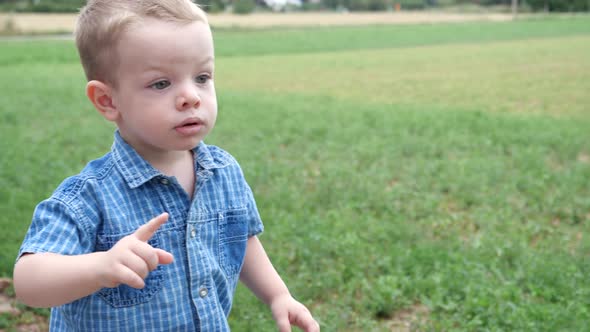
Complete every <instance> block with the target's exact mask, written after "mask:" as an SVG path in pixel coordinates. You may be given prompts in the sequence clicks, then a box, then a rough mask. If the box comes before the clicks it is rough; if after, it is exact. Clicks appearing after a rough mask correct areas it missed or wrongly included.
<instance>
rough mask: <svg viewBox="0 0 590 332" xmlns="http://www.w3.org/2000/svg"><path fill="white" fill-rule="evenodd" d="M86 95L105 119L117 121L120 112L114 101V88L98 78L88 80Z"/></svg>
mask: <svg viewBox="0 0 590 332" xmlns="http://www.w3.org/2000/svg"><path fill="white" fill-rule="evenodd" d="M86 96H87V97H88V99H90V102H91V103H92V104H93V105H94V107H95V108H96V110H97V111H98V112H99V113H100V114H101V115H102V116H103V117H104V118H105V119H107V120H109V121H113V122H116V121H117V119H118V118H119V112H118V110H117V108H116V107H115V105H114V103H113V96H112V90H111V88H110V87H109V86H108V85H107V84H105V83H103V82H101V81H96V80H92V81H90V82H88V84H86Z"/></svg>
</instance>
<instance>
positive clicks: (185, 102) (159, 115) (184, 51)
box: [112, 19, 217, 157]
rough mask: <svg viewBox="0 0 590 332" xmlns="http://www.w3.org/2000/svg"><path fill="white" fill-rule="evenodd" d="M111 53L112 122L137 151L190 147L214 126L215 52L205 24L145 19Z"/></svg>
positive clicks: (178, 149)
mask: <svg viewBox="0 0 590 332" xmlns="http://www.w3.org/2000/svg"><path fill="white" fill-rule="evenodd" d="M116 56H118V58H119V59H120V62H119V66H118V71H117V73H116V76H115V77H116V82H117V84H116V87H114V88H113V89H112V103H113V106H114V107H115V109H116V110H117V112H118V113H119V116H118V118H117V120H116V123H117V126H118V127H119V131H120V133H121V136H122V137H123V138H124V139H125V141H127V143H129V144H130V145H131V146H133V147H134V148H135V149H136V150H137V151H138V152H140V153H141V154H151V155H153V154H158V153H162V152H167V151H181V150H190V149H192V148H194V147H195V146H197V145H198V144H199V142H200V141H201V140H202V139H203V138H204V137H205V136H206V135H207V134H208V133H209V132H210V131H211V130H212V129H213V126H214V125H215V120H216V118H217V98H216V95H215V86H214V84H213V71H214V52H213V39H212V36H211V30H210V29H209V26H208V25H207V24H206V23H203V22H193V23H190V24H188V25H180V24H176V23H170V22H165V21H161V20H156V19H146V20H145V21H144V22H143V23H142V24H139V25H137V26H134V27H132V28H131V29H130V30H129V31H127V32H125V33H124V34H123V36H122V38H121V40H120V41H119V44H118V47H117V54H116ZM144 157H145V155H144Z"/></svg>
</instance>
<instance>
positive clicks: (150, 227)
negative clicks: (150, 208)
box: [133, 212, 168, 242]
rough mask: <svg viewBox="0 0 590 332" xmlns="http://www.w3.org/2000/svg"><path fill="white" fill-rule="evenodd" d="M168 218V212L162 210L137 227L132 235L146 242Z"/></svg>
mask: <svg viewBox="0 0 590 332" xmlns="http://www.w3.org/2000/svg"><path fill="white" fill-rule="evenodd" d="M167 220H168V213H166V212H164V213H162V214H160V215H159V216H157V217H155V218H153V219H152V220H150V221H148V222H147V223H146V224H144V225H142V226H141V227H139V228H138V229H137V230H136V231H135V233H133V235H135V237H136V238H137V239H139V240H140V241H143V242H147V241H148V240H149V239H151V238H152V236H154V233H156V231H157V230H158V228H160V226H162V225H163V224H164V223H165V222H166V221H167Z"/></svg>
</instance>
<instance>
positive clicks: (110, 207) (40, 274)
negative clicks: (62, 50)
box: [14, 0, 319, 332]
mask: <svg viewBox="0 0 590 332" xmlns="http://www.w3.org/2000/svg"><path fill="white" fill-rule="evenodd" d="M76 43H77V46H78V50H79V53H80V57H81V61H82V65H83V67H84V70H85V72H86V76H87V78H88V84H87V86H86V94H87V96H88V98H89V99H90V101H91V102H92V104H93V105H94V106H95V108H96V109H97V110H98V112H99V113H100V114H101V115H102V116H103V117H104V118H105V119H107V120H109V121H112V122H114V123H115V124H116V125H117V131H116V132H115V139H114V143H113V146H112V150H111V152H109V153H107V154H106V155H105V156H103V157H102V158H100V159H97V160H94V161H92V162H90V163H89V164H88V165H87V166H86V167H85V168H84V170H83V171H82V172H81V173H80V174H78V175H76V176H73V177H70V178H68V179H66V180H65V181H64V182H63V183H62V184H61V185H60V186H59V187H58V188H57V190H56V191H55V192H54V193H53V195H52V196H51V197H50V198H49V199H47V200H45V201H43V202H41V203H40V204H39V205H38V206H37V208H36V209H35V213H34V216H33V221H32V224H31V226H30V229H29V231H28V233H27V235H26V237H25V239H24V242H23V244H22V247H21V249H20V252H19V258H18V260H17V263H16V266H15V270H14V286H15V290H16V294H17V296H18V298H19V299H20V300H21V301H22V302H24V303H25V304H28V305H30V306H35V307H52V313H51V319H50V329H51V330H52V331H108V332H112V331H227V330H229V327H228V323H227V316H228V314H229V311H230V308H231V304H232V298H233V294H234V290H235V287H236V283H237V281H238V278H239V279H240V280H241V281H242V282H244V284H246V286H248V287H249V288H250V289H251V290H252V291H253V292H254V294H255V295H256V296H257V297H259V298H260V299H261V300H262V301H264V302H265V303H266V304H267V305H269V307H270V309H271V311H272V314H273V317H274V318H275V320H276V322H277V326H278V328H279V330H280V331H282V332H283V331H290V330H291V324H292V325H295V326H298V327H300V328H301V329H303V330H305V331H319V325H318V323H317V322H316V321H315V320H314V319H313V318H312V316H311V314H310V313H309V311H308V310H307V308H306V307H305V306H303V305H302V304H301V303H299V302H297V301H296V300H295V299H294V298H293V297H292V296H291V295H290V294H289V291H288V289H287V287H286V286H285V284H284V283H283V281H282V280H281V278H280V277H279V275H278V274H277V272H276V271H275V269H274V268H273V266H272V265H271V263H270V261H269V259H268V257H267V255H266V253H265V251H264V249H263V247H262V245H261V243H260V241H259V240H258V238H257V236H256V235H257V234H258V233H260V232H261V231H262V229H263V226H262V222H261V220H260V216H259V214H258V211H257V208H256V203H255V201H254V198H253V195H252V192H251V190H250V188H249V187H248V185H247V183H246V181H245V180H244V177H243V174H242V171H241V169H240V167H239V165H238V164H237V162H236V161H235V160H234V159H233V157H232V156H230V155H229V154H228V153H227V152H225V151H223V150H221V149H219V148H217V147H214V146H208V145H205V144H204V143H203V141H202V140H203V139H204V138H205V136H206V135H207V134H208V133H209V132H210V131H211V130H212V129H213V126H214V125H215V120H216V117H217V101H216V95H215V88H214V84H213V77H214V74H213V73H214V52H213V41H212V36H211V31H210V28H209V25H208V23H207V19H206V17H205V14H204V13H203V11H202V10H201V9H199V8H198V7H197V6H196V5H195V4H193V3H192V2H190V0H146V1H137V0H136V1H133V0H121V1H113V0H90V1H88V4H87V6H86V7H84V8H83V9H82V11H81V13H80V17H79V20H78V25H77V30H76ZM146 222H147V223H146Z"/></svg>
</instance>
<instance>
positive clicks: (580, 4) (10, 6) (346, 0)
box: [0, 0, 590, 14]
mask: <svg viewBox="0 0 590 332" xmlns="http://www.w3.org/2000/svg"><path fill="white" fill-rule="evenodd" d="M85 2H86V1H85V0H0V11H17V12H43V13H63V12H66V13H67V12H77V11H78V9H79V8H80V7H82V6H83V5H84V4H85ZM196 2H197V3H199V4H201V5H203V7H204V9H205V10H207V11H210V12H221V11H233V12H235V13H238V14H246V13H249V12H253V11H256V10H258V11H264V10H270V8H269V7H268V6H267V4H266V3H267V2H265V0H201V1H196ZM301 3H302V5H301V6H294V7H285V8H284V9H285V10H298V11H315V10H329V11H332V10H338V11H388V10H389V11H393V10H400V9H402V10H406V9H409V10H419V9H430V8H441V9H442V8H448V7H460V8H473V7H477V8H482V7H483V9H496V8H508V7H509V6H510V3H511V1H510V0H301ZM519 7H520V10H522V11H547V12H580V11H590V1H589V0H520V1H519Z"/></svg>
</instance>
